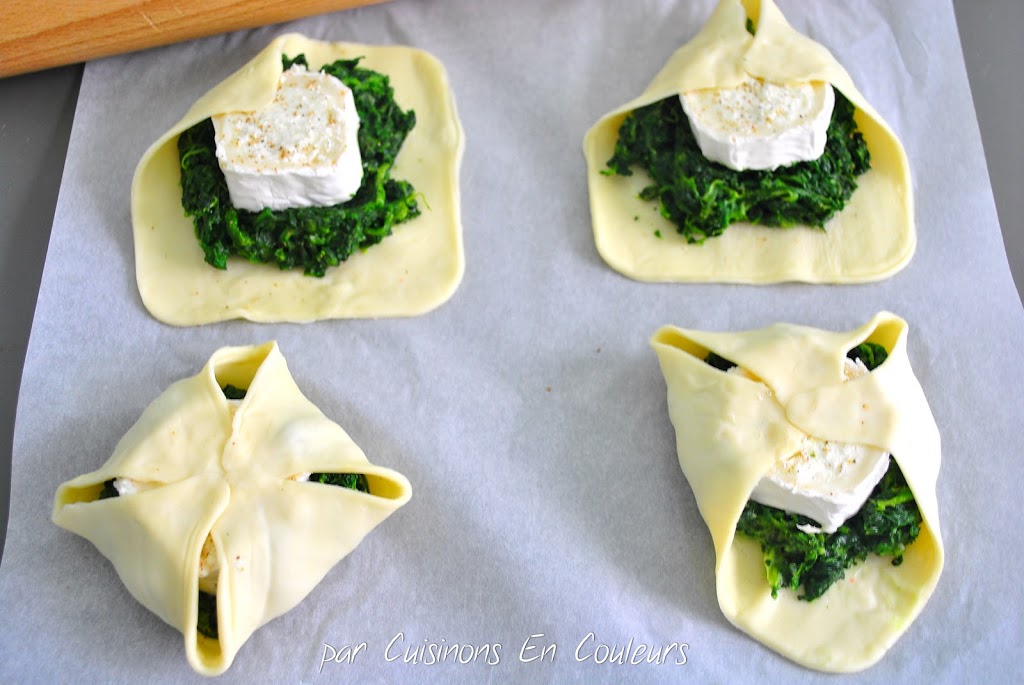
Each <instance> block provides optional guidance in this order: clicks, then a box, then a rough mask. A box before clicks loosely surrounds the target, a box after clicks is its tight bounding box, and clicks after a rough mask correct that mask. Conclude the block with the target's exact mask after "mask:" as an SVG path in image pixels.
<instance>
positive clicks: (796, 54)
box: [584, 0, 916, 283]
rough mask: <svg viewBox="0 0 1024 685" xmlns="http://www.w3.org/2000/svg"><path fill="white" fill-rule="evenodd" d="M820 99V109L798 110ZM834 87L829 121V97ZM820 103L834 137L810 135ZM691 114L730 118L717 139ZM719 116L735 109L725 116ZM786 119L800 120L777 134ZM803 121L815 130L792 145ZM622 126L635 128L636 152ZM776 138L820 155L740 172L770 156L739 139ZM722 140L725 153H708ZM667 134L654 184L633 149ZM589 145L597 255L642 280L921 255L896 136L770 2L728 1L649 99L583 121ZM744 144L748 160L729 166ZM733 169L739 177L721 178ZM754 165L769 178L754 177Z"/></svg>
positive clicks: (774, 274)
mask: <svg viewBox="0 0 1024 685" xmlns="http://www.w3.org/2000/svg"><path fill="white" fill-rule="evenodd" d="M829 86H831V87H829ZM786 89H793V90H792V91H787V90H786ZM812 91H813V92H812ZM819 91H820V92H819ZM691 96H692V97H694V98H696V99H695V100H694V103H691V105H690V108H691V109H687V105H686V102H687V98H689V97H691ZM816 98H820V101H821V106H820V107H819V109H813V110H808V113H807V114H806V115H805V113H804V111H803V110H800V109H798V108H799V107H803V106H805V105H806V106H808V107H811V105H810V104H807V103H808V102H811V103H813V102H816V101H817V100H816ZM751 99H753V100H754V102H753V104H751ZM833 99H834V110H833V114H832V119H831V121H830V120H829V119H828V118H827V114H828V112H827V110H826V109H825V107H826V105H825V104H824V103H825V102H826V100H828V101H829V102H832V100H833ZM698 103H703V104H700V105H699V106H698ZM662 104H664V106H665V107H667V109H665V110H664V113H663V112H662V110H660V109H658V107H661V106H662ZM684 110H685V111H684ZM649 111H654V112H657V114H652V115H646V116H647V118H646V119H644V121H650V117H651V116H656V117H657V119H656V120H657V121H659V122H661V124H658V125H657V126H659V128H657V129H655V130H649V129H646V128H645V129H642V130H641V128H640V127H641V124H640V123H630V124H628V125H627V126H625V127H624V122H627V120H631V118H632V117H633V116H634V115H639V113H642V112H649ZM811 111H813V112H819V111H821V112H824V114H825V115H826V118H825V119H824V120H823V121H822V122H821V123H822V126H823V127H824V126H827V131H828V143H827V144H826V143H825V140H826V138H825V135H826V134H825V130H826V129H825V128H822V129H821V130H819V131H817V132H815V131H812V130H811V129H810V125H809V124H806V122H805V118H806V119H810V117H811V114H810V112H811ZM695 112H703V113H704V114H706V115H707V116H708V117H710V118H709V119H707V120H706V123H707V122H712V123H715V125H716V126H719V125H720V126H721V127H722V128H721V129H720V130H718V131H717V132H715V131H710V129H709V131H710V132H709V133H707V136H710V137H708V143H707V145H708V149H707V150H706V149H705V144H704V142H703V141H702V140H701V136H698V135H697V134H698V133H701V130H699V128H698V127H697V126H696V125H695V124H694V118H693V117H694V116H695ZM723 112H724V113H725V114H723ZM844 112H845V115H844V114H843V113H844ZM708 113H710V114H708ZM716 113H717V114H716ZM719 115H721V116H723V117H727V118H728V117H733V116H735V117H736V118H735V119H728V121H724V122H723V121H720V120H719V119H717V118H715V117H718V116H719ZM702 116H703V115H702ZM844 116H845V117H846V118H843V117H844ZM749 117H752V119H749ZM785 117H789V123H788V124H787V126H788V125H791V127H790V128H785V129H780V131H782V132H778V131H775V130H774V129H773V128H772V127H773V126H775V125H776V123H778V122H781V121H782V120H783V119H784V118H785ZM775 120H778V121H777V122H776V123H773V121H775ZM634 121H637V122H639V120H634ZM843 122H845V123H843ZM778 125H779V126H782V124H781V123H778ZM652 126H655V125H654V124H652ZM660 126H664V128H660ZM743 126H746V128H745V129H744V128H743ZM755 126H756V127H757V132H756V134H754V133H751V132H750V131H751V130H752V129H753V128H754V127H755ZM691 128H692V129H693V136H691V134H690V130H691ZM627 129H628V130H627ZM797 131H799V132H803V134H805V135H806V136H809V139H808V140H801V141H797V143H793V141H792V140H788V142H786V140H787V139H785V136H788V135H790V134H794V132H797ZM627 134H628V135H630V136H635V138H636V140H635V141H633V143H632V144H633V145H634V148H635V149H634V151H633V152H630V153H629V154H626V153H625V152H624V150H625V149H626V148H625V147H623V146H624V145H625V143H624V142H623V141H624V140H625V137H626V136H627ZM702 135H703V134H702ZM794 135H795V134H794ZM684 136H690V137H691V138H694V137H696V140H697V141H698V142H701V147H700V149H699V150H698V149H697V146H696V142H691V143H687V145H689V147H687V148H686V150H688V151H689V150H693V152H687V153H686V155H683V154H682V153H681V152H680V150H681V149H682V145H683V143H682V142H680V141H682V140H683V138H684ZM707 136H706V137H707ZM715 136H718V137H717V138H715ZM667 140H668V141H674V142H666V141H667ZM765 141H767V144H768V145H769V146H770V149H771V150H772V154H774V153H775V152H778V151H779V150H781V148H782V147H786V146H788V145H797V146H800V145H805V144H806V145H815V146H819V147H817V149H816V151H815V152H813V153H808V154H809V156H803V157H800V159H805V160H814V159H817V157H815V155H822V156H821V158H820V160H821V161H818V162H814V161H808V162H806V163H805V164H804V165H803V166H802V165H800V164H795V163H792V160H786V161H777V162H772V161H770V160H768V161H764V160H762V161H761V162H760V164H761V166H751V167H749V168H751V169H754V170H755V171H742V169H747V168H748V167H746V166H742V165H740V164H739V160H740V159H741V158H743V157H745V156H748V155H752V156H753V158H757V157H758V156H759V155H760V154H768V153H765V152H763V150H762V148H761V147H756V148H754V151H751V149H746V148H744V147H743V146H744V145H750V146H763V145H764V144H766V143H765ZM780 141H782V142H780ZM813 141H816V142H813ZM716 145H717V146H718V148H722V149H717V152H715V154H716V155H722V160H723V161H722V163H719V162H718V157H709V156H708V155H709V154H711V152H709V150H715V149H716V148H715V147H714V146H716ZM662 146H666V149H665V151H664V154H663V155H662V156H661V157H659V158H658V161H656V162H653V161H652V162H651V164H653V165H654V166H655V167H658V169H659V174H660V175H654V176H653V184H652V176H651V175H648V172H650V171H651V170H652V168H651V166H650V165H648V166H646V167H644V166H643V163H642V162H637V161H636V159H637V158H642V157H644V156H645V155H649V154H651V151H653V150H661V148H662ZM820 146H824V147H823V148H822V147H820ZM757 150H762V152H757ZM787 150H788V148H787ZM822 150H824V154H823V152H822ZM584 152H585V156H586V161H587V176H588V185H589V192H590V208H591V215H592V222H593V231H594V240H595V243H596V246H597V249H598V252H599V253H600V254H601V256H602V257H603V258H604V260H605V261H606V262H607V263H608V264H609V265H610V266H611V267H612V268H614V269H615V270H617V271H619V272H621V273H623V274H625V275H626V276H629V277H631V278H634V279H637V280H642V281H716V282H734V283H775V282H781V281H804V282H812V283H857V282H866V281H874V280H879V279H882V278H886V277H888V276H891V275H892V274H894V273H895V272H897V271H898V270H900V269H901V268H903V267H904V266H905V265H906V264H907V262H909V260H910V258H911V256H912V255H913V252H914V248H915V245H916V235H915V229H914V219H913V199H912V184H911V177H910V169H909V164H908V161H907V156H906V153H905V152H904V150H903V147H902V145H901V144H900V142H899V140H898V139H897V137H896V134H895V133H894V132H893V131H892V129H891V128H890V127H889V126H888V125H887V124H886V123H885V121H884V120H883V119H882V117H881V116H880V115H879V114H878V112H877V111H875V109H874V108H873V107H872V106H871V105H870V104H869V103H868V102H867V100H866V99H865V98H864V96H863V95H861V93H860V92H859V91H858V90H857V88H856V87H855V86H854V84H853V81H852V80H851V78H850V75H849V74H848V73H847V72H846V70H845V69H844V68H843V67H842V66H841V65H840V64H839V63H838V62H837V61H836V59H835V58H834V57H833V56H832V55H831V54H830V53H829V51H828V50H827V49H826V48H824V47H823V46H822V45H820V44H818V43H816V42H815V41H813V40H811V39H809V38H807V37H806V36H803V35H801V34H800V33H798V32H797V31H795V30H794V29H793V28H792V27H791V26H790V25H789V24H788V23H787V22H786V20H785V18H784V17H783V15H782V13H781V12H780V11H779V9H778V7H776V5H775V4H774V3H773V2H772V1H771V0H743V1H742V2H741V0H721V2H720V4H719V6H718V8H717V9H716V10H715V12H714V14H713V15H712V16H711V18H710V20H709V21H708V22H707V24H706V25H705V26H704V28H703V29H702V30H701V31H700V33H698V34H697V36H695V37H694V38H693V40H691V41H690V42H689V43H687V44H686V45H684V46H683V47H682V48H680V49H679V50H677V51H676V52H675V53H674V54H673V55H672V57H671V58H670V59H669V61H668V63H667V64H666V65H665V66H664V67H663V68H662V69H661V71H660V72H659V73H658V74H657V76H655V78H654V80H653V81H652V82H651V83H650V85H649V86H647V89H646V90H644V92H643V93H642V94H641V95H640V96H639V97H637V98H635V99H633V100H631V101H630V102H627V103H626V104H624V105H622V106H621V107H618V108H617V109H615V110H613V111H612V112H609V113H608V114H606V115H605V116H603V117H601V119H600V120H598V122H597V123H596V124H595V125H594V126H593V127H592V128H591V129H590V130H589V131H588V132H587V134H586V137H585V139H584ZM659 154H660V153H659ZM787 154H788V152H787ZM630 155H635V157H634V158H631V157H630ZM733 157H736V160H737V161H736V164H737V165H736V166H733V169H739V170H741V171H736V172H731V171H730V169H728V168H726V167H725V166H723V164H724V163H725V161H728V160H729V159H732V158H733ZM826 157H827V158H828V159H827V161H824V160H826ZM794 159H795V158H794ZM680 160H683V161H680ZM634 162H636V165H639V166H638V168H637V169H635V172H634V170H631V169H630V168H629V167H630V165H632V164H633V163H634ZM744 163H749V164H752V165H753V164H755V161H754V160H753V159H752V160H750V161H749V162H744ZM776 163H777V164H778V165H781V166H772V165H773V164H776ZM791 163H792V166H786V165H787V164H791ZM729 164H733V162H732V161H730V162H729ZM695 165H696V166H695ZM868 166H869V167H870V168H868ZM613 167H614V168H613ZM804 167H807V168H804ZM695 169H696V170H695ZM756 170H767V171H763V172H762V171H756ZM840 170H842V173H840ZM728 173H733V174H736V175H735V176H728V178H729V179H730V180H723V179H724V178H726V177H727V176H726V175H727V174H728ZM754 173H762V174H763V175H762V176H760V177H759V180H751V177H750V176H749V175H750V174H754ZM787 175H788V176H789V178H787ZM720 177H721V178H720ZM681 179H683V180H686V181H687V182H686V183H683V182H682V181H681ZM677 184H678V185H677ZM736 184H738V185H736ZM851 193H852V194H851ZM823 198H827V201H826V200H825V199H823ZM844 198H847V199H844ZM797 206H799V207H800V209H799V210H797V209H796V207H797ZM787 207H788V209H787ZM659 208H660V212H659V211H658V210H659ZM787 212H788V213H787ZM690 224H692V226H691V225H690ZM755 224H756V225H755ZM684 225H685V227H686V230H684ZM726 226H728V227H726ZM779 226H782V227H786V228H780V227H779ZM818 226H821V228H819V227H818ZM684 234H685V235H684Z"/></svg>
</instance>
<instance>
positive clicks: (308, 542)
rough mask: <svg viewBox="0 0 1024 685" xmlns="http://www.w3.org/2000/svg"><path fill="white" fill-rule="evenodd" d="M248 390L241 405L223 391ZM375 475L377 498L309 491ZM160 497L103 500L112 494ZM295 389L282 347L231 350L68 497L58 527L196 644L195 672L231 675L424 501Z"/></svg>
mask: <svg viewBox="0 0 1024 685" xmlns="http://www.w3.org/2000/svg"><path fill="white" fill-rule="evenodd" d="M227 383H231V384H233V385H236V386H238V387H242V388H248V392H247V394H246V396H245V398H244V399H243V400H241V402H240V403H232V402H229V401H228V400H227V399H226V398H225V397H224V393H223V392H222V391H221V386H222V385H224V384H227ZM311 472H313V473H316V472H331V473H362V474H365V475H366V476H367V479H368V481H369V486H370V493H369V494H367V493H362V492H357V491H354V490H350V489H347V488H342V487H338V486H335V485H322V484H320V483H311V482H300V481H296V480H294V479H293V477H294V476H297V475H300V474H308V473H311ZM125 477H127V478H131V479H134V480H139V481H148V482H150V483H156V484H157V485H156V487H153V488H151V489H148V490H145V491H142V492H138V493H136V494H131V495H123V496H121V497H114V498H110V499H104V500H97V497H98V496H99V491H100V489H101V487H102V484H103V482H104V481H106V480H109V479H111V478H125ZM411 492H412V491H411V488H410V485H409V481H408V480H406V478H405V477H404V476H402V475H401V474H400V473H397V472H396V471H392V470H391V469H387V468H383V467H380V466H375V465H373V464H371V463H370V462H369V461H368V460H367V458H366V455H365V454H363V452H362V450H360V449H359V447H358V446H357V445H356V444H355V443H354V442H353V441H352V439H351V438H350V437H349V436H348V434H346V433H345V431H344V430H343V429H342V428H341V427H340V426H338V425H337V424H336V423H334V422H333V421H331V420H329V419H328V418H327V417H325V416H324V415H323V414H322V413H321V412H320V410H318V409H317V408H316V407H315V406H314V405H313V404H312V403H310V401H309V400H307V399H306V398H305V397H304V396H303V395H302V393H301V391H300V390H299V388H298V387H297V386H296V385H295V381H294V380H293V379H292V377H291V374H290V373H289V371H288V366H287V364H286V363H285V360H284V357H283V356H282V355H281V352H280V350H279V349H278V347H277V344H276V343H273V342H271V343H267V344H265V345H261V346H259V347H226V348H222V349H220V350H218V351H217V352H215V353H214V354H213V356H212V357H211V358H210V360H209V362H208V363H207V364H206V366H205V367H204V368H203V370H202V371H201V372H200V373H199V375H197V376H194V377H192V378H189V379H186V380H182V381H178V382H177V383H175V384H173V385H172V386H171V387H170V388H168V389H167V390H166V391H165V392H164V393H163V394H162V395H160V396H159V397H158V398H157V399H156V400H155V401H154V402H153V403H152V404H151V405H150V406H149V407H148V408H147V409H146V411H145V412H144V413H143V414H142V416H141V417H140V418H139V420H138V422H137V423H136V424H135V425H134V426H132V428H131V429H130V430H129V431H128V433H126V434H125V436H124V437H123V438H122V439H121V441H120V442H119V443H118V444H117V447H116V448H115V449H114V454H113V455H112V456H111V457H110V459H109V460H108V461H107V463H105V464H104V465H103V466H102V467H100V468H99V469H98V470H96V471H93V472H92V473H87V474H85V475H84V476H80V477H78V478H75V479H74V480H71V481H68V482H67V483H64V484H63V485H61V486H60V488H59V489H58V490H57V496H56V499H55V502H54V508H53V521H54V523H56V524H57V525H59V526H61V527H62V528H66V529H67V530H70V531H71V532H73V533H77V534H78V535H81V536H83V537H85V538H86V539H88V540H89V541H90V542H92V543H93V544H94V545H96V548H97V549H98V550H99V551H100V552H101V553H102V554H103V555H104V556H105V557H107V558H108V559H109V560H110V562H111V563H112V564H113V565H114V568H115V569H116V570H117V574H118V575H119V576H120V578H121V580H122V581H123V582H124V584H125V587H126V588H128V591H129V592H131V594H132V595H133V596H134V597H135V598H136V599H137V600H138V601H139V602H141V603H142V604H143V606H145V607H146V608H147V609H149V610H150V611H152V612H154V613H155V614H156V615H157V616H159V617H160V618H161V619H163V620H164V621H166V622H167V623H168V624H170V625H171V626H173V627H175V628H177V629H178V630H180V631H181V632H182V634H183V635H184V638H185V652H186V654H187V656H188V661H189V664H191V666H192V668H194V669H195V670H196V671H197V672H199V673H201V674H203V675H217V674H219V673H223V672H224V671H225V670H226V669H227V668H228V667H229V666H230V665H231V662H232V660H233V659H234V658H235V655H236V654H237V652H238V650H239V649H240V648H241V647H242V645H243V644H244V643H245V641H246V640H247V639H249V636H250V635H252V633H253V632H254V631H255V630H256V629H257V628H259V627H260V626H262V625H263V624H264V623H266V622H267V621H269V620H271V619H273V618H275V617H276V616H280V615H281V614H283V613H285V612H286V611H288V610H289V609H291V608H292V607H294V606H295V605H297V604H298V603H299V602H301V601H302V599H303V598H304V597H306V595H308V594H309V593H310V591H312V589H313V588H314V587H315V586H316V585H317V583H319V582H320V580H321V579H322V578H323V577H324V575H325V574H326V573H327V572H328V571H329V570H330V569H331V567H332V566H334V565H335V564H336V563H338V562H339V561H340V560H341V559H342V558H344V557H345V556H346V555H348V553H349V552H351V551H352V550H353V549H354V548H355V546H356V545H358V544H359V542H360V540H362V539H363V536H365V535H366V534H367V533H369V532H370V531H371V530H372V529H373V528H374V527H375V526H376V525H377V524H378V523H380V522H381V521H383V520H384V519H385V518H387V517H388V516H389V515H390V514H391V513H392V512H394V511H395V510H396V509H398V508H399V507H401V506H402V505H404V504H405V503H406V502H407V501H408V500H409V498H410V496H411ZM208 535H209V536H212V538H213V541H214V544H215V545H216V548H217V555H218V558H219V563H220V575H219V577H218V585H217V617H218V624H219V640H211V639H209V638H206V637H204V636H202V635H199V634H198V633H197V632H196V617H197V602H198V589H199V586H198V572H199V558H200V552H201V551H202V548H203V543H204V542H205V541H206V538H207V536H208Z"/></svg>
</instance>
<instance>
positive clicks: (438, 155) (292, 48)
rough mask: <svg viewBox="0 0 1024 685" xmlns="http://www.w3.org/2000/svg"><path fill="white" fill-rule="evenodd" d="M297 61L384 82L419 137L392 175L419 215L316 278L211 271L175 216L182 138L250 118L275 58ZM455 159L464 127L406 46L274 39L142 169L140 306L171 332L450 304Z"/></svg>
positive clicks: (138, 197) (456, 276)
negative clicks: (214, 121) (353, 70)
mask: <svg viewBox="0 0 1024 685" xmlns="http://www.w3.org/2000/svg"><path fill="white" fill-rule="evenodd" d="M299 54H304V55H306V58H307V60H308V61H309V65H310V68H311V69H319V68H320V66H322V65H324V64H329V63H331V62H334V61H336V60H339V59H353V58H356V57H362V58H363V59H362V61H361V62H360V66H363V67H366V68H368V69H373V70H375V71H379V72H381V73H383V74H386V75H387V76H388V77H389V78H390V79H391V85H392V87H393V88H394V91H395V99H396V100H397V102H398V103H399V105H400V106H401V107H402V108H403V109H412V110H414V111H415V112H416V126H415V128H413V130H412V131H411V132H410V133H409V136H408V137H407V138H406V140H405V143H404V144H403V146H402V150H401V152H400V153H399V155H398V158H397V159H396V161H395V166H394V168H393V169H392V175H393V176H394V177H395V178H399V179H403V180H408V181H409V182H410V183H412V185H413V187H415V189H416V190H417V192H419V193H422V195H423V202H421V203H420V204H421V205H422V212H423V213H422V214H421V215H420V216H418V217H416V218H415V219H414V220H412V221H409V222H407V223H403V224H401V225H399V226H396V228H395V231H394V233H393V234H392V235H390V236H388V237H387V238H386V239H385V240H384V241H383V242H381V243H380V244H378V245H374V246H373V247H371V248H369V249H367V250H366V251H364V252H357V253H356V254H354V255H352V256H351V257H349V259H347V260H346V261H345V262H343V263H342V264H340V265H338V266H336V267H332V268H330V269H328V271H327V274H326V275H325V276H324V277H323V278H314V277H310V276H305V275H303V273H302V270H301V269H293V270H289V271H281V270H280V269H278V268H277V266H276V265H273V264H252V263H250V262H248V261H246V260H243V259H238V258H234V259H231V260H230V261H229V263H228V268H227V270H219V269H215V268H213V267H211V266H210V265H208V264H207V263H206V262H204V261H203V252H202V248H201V247H200V246H199V243H198V241H197V240H196V237H195V231H194V228H193V225H192V221H191V219H190V218H189V217H186V216H185V215H184V210H183V209H182V206H181V170H180V164H179V159H178V150H177V140H178V135H179V134H180V133H181V132H182V131H184V130H185V129H187V128H189V127H190V126H192V125H194V124H196V123H198V122H200V121H202V120H204V119H206V118H208V117H210V116H212V115H214V114H220V113H224V112H230V111H252V110H255V109H259V108H260V107H262V106H264V105H266V104H268V103H269V102H271V101H272V100H273V97H274V92H275V90H276V87H277V81H278V77H279V76H280V74H281V71H282V65H281V56H282V55H287V56H288V57H296V56H298V55H299ZM462 151H463V133H462V125H461V123H460V122H459V119H458V115H457V113H456V110H455V100H454V98H453V96H452V93H451V88H450V87H449V84H448V76H447V74H446V72H445V70H444V67H443V66H442V65H441V63H440V62H439V61H438V60H437V59H436V58H434V57H433V56H431V55H429V54H428V53H426V52H423V51H421V50H416V49H414V48H409V47H402V46H373V45H361V44H356V43H324V42H321V41H315V40H311V39H309V38H306V37H304V36H301V35H298V34H288V35H285V36H281V37H280V38H278V39H277V40H275V41H274V42H272V43H271V44H270V45H269V46H268V47H267V48H266V49H264V50H263V51H262V52H260V53H259V54H258V55H257V56H256V57H254V58H253V59H252V61H250V62H249V63H248V64H246V65H245V66H244V67H242V68H241V69H239V70H238V71H237V72H236V73H234V74H233V75H231V76H229V77H228V78H227V79H225V80H224V81H223V82H222V83H220V84H219V85H218V86H216V87H215V88H213V90H211V91H210V92H208V93H206V95H204V96H203V97H202V98H200V99H199V100H198V101H197V102H196V103H195V104H194V105H193V106H192V108H191V109H190V110H189V111H188V112H187V113H186V114H185V116H184V117H182V119H181V121H179V122H178V123H176V124H175V125H174V126H172V127H171V129H170V130H169V131H167V133H165V134H164V135H162V136H161V137H160V138H159V139H158V140H157V141H156V142H155V143H153V145H152V146H150V148H149V149H148V150H147V151H146V153H145V154H144V155H143V156H142V159H141V160H140V161H139V164H138V166H137V167H136V170H135V177H134V179H133V181H132V203H131V205H132V227H133V232H134V237H135V277H136V281H137V283H138V286H139V293H140V294H141V296H142V301H143V304H145V306H146V308H147V309H148V310H149V312H150V313H151V314H152V315H153V316H155V317H156V318H157V319H159V320H161V321H163V322H165V323H169V324H174V325H177V326H191V325H197V324H204V323H210V322H214V321H223V320H225V319H236V318H241V319H249V320H251V321H261V322H269V321H292V322H307V321H315V320H320V319H338V318H362V317H370V318H376V317H391V316H413V315H417V314H422V313H424V312H427V311H430V310H431V309H434V308H435V307H438V306H440V305H441V304H442V303H444V302H445V301H447V300H448V298H450V297H451V296H452V294H453V293H454V292H455V290H456V288H457V287H458V285H459V282H460V281H461V280H462V274H463V270H464V257H463V247H462V220H461V214H460V208H459V167H460V164H461V161H462Z"/></svg>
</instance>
